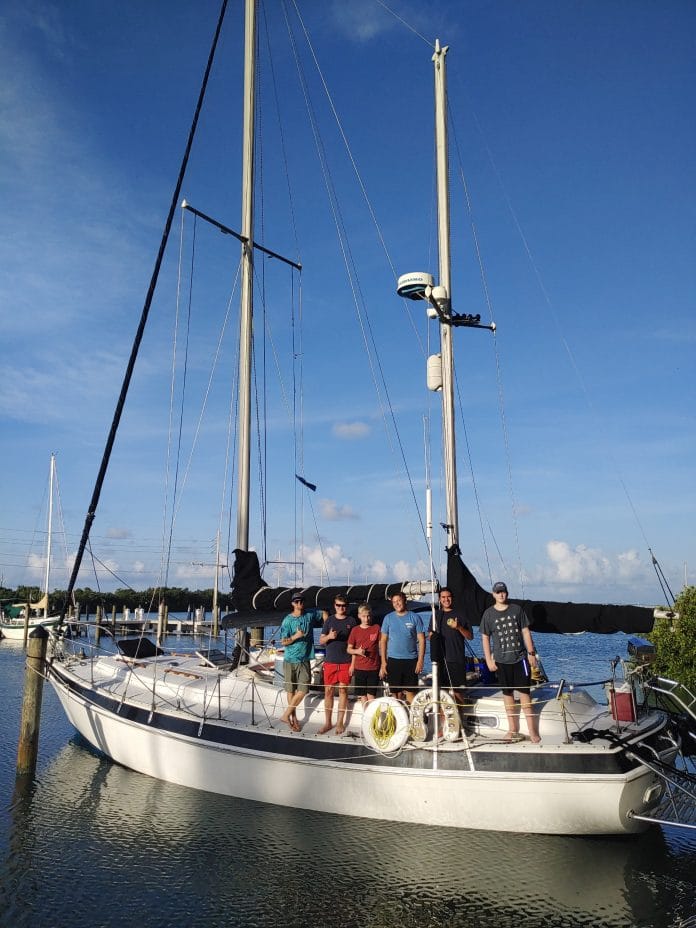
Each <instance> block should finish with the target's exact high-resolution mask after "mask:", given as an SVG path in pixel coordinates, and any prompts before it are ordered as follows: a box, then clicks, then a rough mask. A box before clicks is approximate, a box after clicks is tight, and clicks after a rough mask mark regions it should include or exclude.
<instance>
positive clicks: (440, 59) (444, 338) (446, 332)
mask: <svg viewBox="0 0 696 928" xmlns="http://www.w3.org/2000/svg"><path fill="white" fill-rule="evenodd" d="M447 50H448V46H446V45H445V46H444V47H442V46H441V45H440V40H439V39H436V41H435V53H434V55H433V63H434V66H435V149H436V162H437V220H438V222H437V238H438V254H439V274H440V288H441V289H442V290H444V293H443V294H441V296H440V300H441V302H442V301H443V300H444V301H446V305H445V306H443V309H444V310H445V313H446V314H448V315H449V311H450V308H451V306H452V292H451V259H450V213H449V157H448V149H447V73H446V67H445V56H446V54H447ZM452 334H453V333H452V327H451V325H450V323H449V321H446V320H444V319H442V318H441V319H440V352H441V356H442V444H443V458H444V467H445V505H446V509H445V512H446V517H447V526H448V533H449V536H448V542H449V544H450V545H453V544H457V543H458V541H459V509H458V503H457V446H456V438H455V431H454V355H453V349H452Z"/></svg>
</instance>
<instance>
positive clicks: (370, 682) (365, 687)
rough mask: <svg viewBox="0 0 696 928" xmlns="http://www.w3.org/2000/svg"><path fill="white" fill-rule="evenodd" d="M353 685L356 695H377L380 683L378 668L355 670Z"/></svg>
mask: <svg viewBox="0 0 696 928" xmlns="http://www.w3.org/2000/svg"><path fill="white" fill-rule="evenodd" d="M353 686H354V688H355V695H356V696H376V695H377V690H378V689H381V687H380V685H379V671H378V670H355V671H354V672H353Z"/></svg>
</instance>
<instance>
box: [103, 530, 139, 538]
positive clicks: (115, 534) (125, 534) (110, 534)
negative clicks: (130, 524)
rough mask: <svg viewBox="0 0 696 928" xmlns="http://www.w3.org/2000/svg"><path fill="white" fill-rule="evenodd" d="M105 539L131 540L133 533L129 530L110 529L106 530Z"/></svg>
mask: <svg viewBox="0 0 696 928" xmlns="http://www.w3.org/2000/svg"><path fill="white" fill-rule="evenodd" d="M106 537H107V538H114V539H123V538H132V537H133V532H132V531H131V530H130V529H129V528H110V529H107V532H106Z"/></svg>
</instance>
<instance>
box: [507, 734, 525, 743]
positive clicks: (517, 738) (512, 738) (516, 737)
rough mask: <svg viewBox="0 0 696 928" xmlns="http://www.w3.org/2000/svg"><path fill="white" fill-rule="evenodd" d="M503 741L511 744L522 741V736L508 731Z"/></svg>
mask: <svg viewBox="0 0 696 928" xmlns="http://www.w3.org/2000/svg"><path fill="white" fill-rule="evenodd" d="M503 740H504V741H509V742H510V743H511V744H512V743H516V742H518V741H524V735H521V734H520V733H519V732H518V731H509V732H508V733H507V735H505V738H504V739H503Z"/></svg>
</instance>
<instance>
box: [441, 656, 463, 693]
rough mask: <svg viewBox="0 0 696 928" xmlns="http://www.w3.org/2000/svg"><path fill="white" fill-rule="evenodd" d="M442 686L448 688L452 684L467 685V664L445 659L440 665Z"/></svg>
mask: <svg viewBox="0 0 696 928" xmlns="http://www.w3.org/2000/svg"><path fill="white" fill-rule="evenodd" d="M439 671H440V686H444V687H445V689H448V688H449V687H450V686H466V664H456V663H455V662H454V661H443V662H442V663H441V664H440V665H439Z"/></svg>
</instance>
